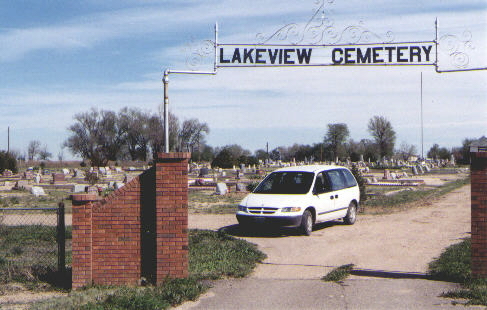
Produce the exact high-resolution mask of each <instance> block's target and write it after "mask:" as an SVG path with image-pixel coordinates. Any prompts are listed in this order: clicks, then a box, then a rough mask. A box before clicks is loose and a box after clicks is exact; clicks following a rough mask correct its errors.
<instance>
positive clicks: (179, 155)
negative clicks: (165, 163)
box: [157, 152, 191, 160]
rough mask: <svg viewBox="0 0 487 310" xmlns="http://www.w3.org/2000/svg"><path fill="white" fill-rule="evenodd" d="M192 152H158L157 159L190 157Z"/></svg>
mask: <svg viewBox="0 0 487 310" xmlns="http://www.w3.org/2000/svg"><path fill="white" fill-rule="evenodd" d="M190 158H191V153H190V152H174V153H157V159H162V160H164V159H190Z"/></svg>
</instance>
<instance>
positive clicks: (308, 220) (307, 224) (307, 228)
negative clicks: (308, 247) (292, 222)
mask: <svg viewBox="0 0 487 310" xmlns="http://www.w3.org/2000/svg"><path fill="white" fill-rule="evenodd" d="M301 231H302V232H303V234H305V235H306V236H309V235H311V232H312V231H313V216H312V215H311V212H309V211H308V210H305V211H304V213H303V217H302V218H301Z"/></svg>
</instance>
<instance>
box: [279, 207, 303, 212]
mask: <svg viewBox="0 0 487 310" xmlns="http://www.w3.org/2000/svg"><path fill="white" fill-rule="evenodd" d="M299 211H301V207H285V208H282V209H281V212H299Z"/></svg>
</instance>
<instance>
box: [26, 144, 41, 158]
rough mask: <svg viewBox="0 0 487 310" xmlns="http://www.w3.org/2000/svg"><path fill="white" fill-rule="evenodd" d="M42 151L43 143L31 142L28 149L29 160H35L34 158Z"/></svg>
mask: <svg viewBox="0 0 487 310" xmlns="http://www.w3.org/2000/svg"><path fill="white" fill-rule="evenodd" d="M40 151H41V142H39V141H38V140H32V141H30V142H29V145H28V147H27V159H28V160H34V158H35V157H36V156H37V155H39V152H40Z"/></svg>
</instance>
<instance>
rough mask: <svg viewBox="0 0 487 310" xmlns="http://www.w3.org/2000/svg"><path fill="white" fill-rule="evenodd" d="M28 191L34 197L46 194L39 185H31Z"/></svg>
mask: <svg viewBox="0 0 487 310" xmlns="http://www.w3.org/2000/svg"><path fill="white" fill-rule="evenodd" d="M30 193H31V194H32V195H34V196H36V197H39V196H45V195H46V193H45V192H44V189H43V188H42V187H39V186H32V188H31V189H30Z"/></svg>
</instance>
